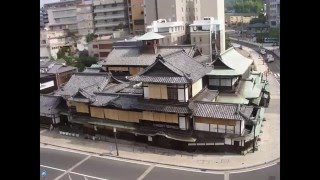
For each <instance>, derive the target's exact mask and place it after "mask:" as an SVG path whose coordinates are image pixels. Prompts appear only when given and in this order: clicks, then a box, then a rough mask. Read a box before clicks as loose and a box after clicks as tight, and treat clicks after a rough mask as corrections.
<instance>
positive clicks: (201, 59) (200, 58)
mask: <svg viewBox="0 0 320 180" xmlns="http://www.w3.org/2000/svg"><path fill="white" fill-rule="evenodd" d="M194 60H196V61H197V62H199V63H201V64H205V63H209V62H210V61H211V59H210V56H207V55H201V56H196V57H194Z"/></svg>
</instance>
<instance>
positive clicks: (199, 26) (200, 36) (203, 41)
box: [190, 17, 225, 56]
mask: <svg viewBox="0 0 320 180" xmlns="http://www.w3.org/2000/svg"><path fill="white" fill-rule="evenodd" d="M210 29H211V30H210ZM210 32H212V33H211V35H210ZM190 38H191V39H190V40H191V44H194V45H196V46H198V48H199V49H200V51H201V53H202V54H204V55H209V56H210V53H213V52H216V51H218V52H219V53H223V52H224V51H225V39H224V27H223V26H222V25H221V23H220V21H216V20H214V19H213V17H207V18H204V19H203V20H196V21H194V22H193V24H191V25H190ZM210 44H213V45H212V48H213V50H212V51H211V50H210V47H211V46H210ZM215 47H216V48H215Z"/></svg>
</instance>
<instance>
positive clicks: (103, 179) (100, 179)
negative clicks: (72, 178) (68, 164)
mask: <svg viewBox="0 0 320 180" xmlns="http://www.w3.org/2000/svg"><path fill="white" fill-rule="evenodd" d="M70 174H76V175H79V176H84V177H88V178H93V179H99V180H108V179H105V178H99V177H95V176H89V175H86V174H80V173H76V172H70Z"/></svg>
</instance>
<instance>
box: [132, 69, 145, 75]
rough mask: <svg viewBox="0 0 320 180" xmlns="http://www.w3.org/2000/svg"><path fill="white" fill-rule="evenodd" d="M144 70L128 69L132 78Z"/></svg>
mask: <svg viewBox="0 0 320 180" xmlns="http://www.w3.org/2000/svg"><path fill="white" fill-rule="evenodd" d="M143 69H144V68H142V67H129V73H130V74H131V75H132V76H134V75H137V74H138V73H139V72H141V71H143Z"/></svg>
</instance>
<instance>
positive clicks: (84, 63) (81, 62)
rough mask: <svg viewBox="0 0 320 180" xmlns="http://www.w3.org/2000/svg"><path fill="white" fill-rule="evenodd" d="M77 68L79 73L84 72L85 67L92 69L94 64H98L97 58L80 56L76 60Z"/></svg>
mask: <svg viewBox="0 0 320 180" xmlns="http://www.w3.org/2000/svg"><path fill="white" fill-rule="evenodd" d="M75 62H76V67H77V68H78V71H79V72H82V71H83V70H84V68H85V67H90V66H91V65H92V64H96V63H97V58H96V57H90V56H79V57H78V58H76V59H75Z"/></svg>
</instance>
